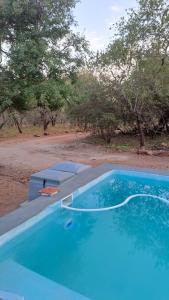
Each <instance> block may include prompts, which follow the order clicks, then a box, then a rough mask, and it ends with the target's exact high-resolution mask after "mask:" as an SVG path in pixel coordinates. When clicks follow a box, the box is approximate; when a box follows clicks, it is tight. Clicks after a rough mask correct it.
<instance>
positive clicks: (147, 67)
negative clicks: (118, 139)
mask: <svg viewBox="0 0 169 300" xmlns="http://www.w3.org/2000/svg"><path fill="white" fill-rule="evenodd" d="M138 5H139V6H138V9H137V10H134V9H131V10H129V11H128V17H127V19H125V18H122V19H121V21H120V22H119V23H118V24H117V25H116V29H117V34H116V35H115V37H114V40H113V42H111V43H110V44H109V46H108V48H107V49H106V51H105V52H104V53H102V54H101V55H100V57H99V62H100V63H101V66H102V68H103V67H104V68H103V71H104V73H105V72H106V73H107V78H109V79H108V81H109V84H110V85H111V86H112V95H113V99H114V97H116V99H117V101H119V103H120V102H121V103H122V104H123V106H125V108H126V112H127V114H128V115H129V116H130V118H131V119H132V120H133V122H134V123H136V124H137V130H138V133H139V137H140V147H141V148H143V147H144V146H145V139H144V134H145V126H146V124H148V123H150V122H149V121H150V120H151V119H154V120H153V121H155V119H156V120H157V108H159V107H161V108H163V107H164V103H165V106H166V105H168V104H169V103H168V104H167V102H168V95H169V84H168V80H166V78H168V76H169V69H168V46H169V44H168V34H169V23H168V20H169V5H168V4H167V3H166V1H164V0H147V1H145V0H140V1H138ZM163 101H164V102H163ZM123 111H124V109H123ZM167 111H168V109H167ZM149 126H150V125H149Z"/></svg>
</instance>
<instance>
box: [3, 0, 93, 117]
mask: <svg viewBox="0 0 169 300" xmlns="http://www.w3.org/2000/svg"><path fill="white" fill-rule="evenodd" d="M76 3H77V1H76V0H67V1H62V0H57V1H56V0H36V1H34V0H5V1H2V3H1V10H0V57H1V63H0V75H1V79H0V80H1V82H0V83H1V85H2V86H3V89H2V90H1V91H0V109H1V111H4V110H5V109H10V110H16V111H18V112H22V111H23V110H27V109H31V108H32V107H35V106H36V105H38V106H40V105H41V106H45V107H47V108H48V109H49V110H50V109H51V110H53V111H54V110H58V109H60V107H61V106H63V102H64V100H65V99H66V98H68V97H67V95H66V94H68V93H69V92H68V85H67V81H68V78H69V77H70V76H73V74H74V73H76V72H77V70H78V69H79V67H80V66H82V64H83V63H84V59H85V54H86V52H87V43H86V41H85V39H84V37H81V36H80V35H79V34H75V33H74V32H73V31H72V26H75V25H76V23H75V20H74V17H73V13H72V10H73V8H74V7H75V5H76Z"/></svg>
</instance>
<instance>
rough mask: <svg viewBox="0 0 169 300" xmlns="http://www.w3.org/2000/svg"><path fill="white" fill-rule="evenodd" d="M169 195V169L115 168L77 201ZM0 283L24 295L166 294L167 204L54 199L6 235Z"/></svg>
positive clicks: (105, 299)
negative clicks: (65, 203) (159, 171)
mask: <svg viewBox="0 0 169 300" xmlns="http://www.w3.org/2000/svg"><path fill="white" fill-rule="evenodd" d="M134 194H151V195H156V196H159V197H161V198H164V199H169V176H162V175H157V174H150V173H144V172H134V171H126V170H124V171H123V170H114V171H111V172H109V173H106V174H105V175H103V176H101V177H99V178H98V179H97V180H94V181H92V182H90V183H89V184H88V185H86V186H84V187H82V188H80V189H79V190H77V191H76V192H75V193H74V194H73V203H72V205H71V206H72V207H74V208H81V209H86V208H87V209H93V208H104V207H111V206H112V205H118V204H120V203H122V202H123V201H124V200H125V199H126V198H127V197H129V196H131V195H134ZM0 245H1V246H0V290H5V291H9V292H15V293H18V294H20V295H24V296H25V300H35V299H36V300H41V299H44V300H54V299H55V300H57V299H59V300H72V299H73V300H75V299H78V300H81V299H84V300H85V299H93V300H132V299H134V300H143V299H148V300H168V299H169V284H168V281H169V206H168V204H167V203H164V202H162V201H160V200H158V199H153V198H149V197H148V196H147V197H138V198H135V199H133V200H131V201H130V202H128V203H127V204H126V205H124V206H121V207H119V208H117V209H114V210H110V211H105V212H85V213H84V212H80V211H79V212H78V211H69V210H67V209H63V208H61V207H60V204H57V205H53V206H50V207H49V208H48V209H46V210H45V211H44V212H43V213H42V214H40V215H39V216H37V217H35V218H34V219H33V220H31V221H29V222H27V223H26V225H24V226H23V225H22V226H20V228H19V229H17V230H14V231H12V232H11V233H9V234H7V235H5V236H4V237H1V238H0Z"/></svg>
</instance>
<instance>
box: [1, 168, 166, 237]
mask: <svg viewBox="0 0 169 300" xmlns="http://www.w3.org/2000/svg"><path fill="white" fill-rule="evenodd" d="M112 170H128V171H138V172H146V173H151V174H157V175H166V176H169V172H167V171H158V170H153V169H140V168H132V167H127V166H123V165H115V164H110V163H107V164H102V165H100V166H98V167H96V168H90V169H87V170H85V171H83V172H82V173H80V174H78V176H75V177H73V178H71V179H70V180H68V181H66V182H64V183H63V184H61V185H60V186H59V189H60V193H58V194H57V195H55V196H53V197H46V196H41V197H38V198H36V199H35V200H33V201H31V202H25V203H24V204H22V205H21V206H20V207H19V208H18V209H16V210H15V211H13V212H11V213H9V214H7V215H5V216H3V217H1V218H0V236H1V235H3V234H5V233H7V232H8V231H10V230H11V229H13V228H15V227H17V226H19V225H21V224H22V223H24V222H25V221H27V220H29V219H31V218H32V217H34V216H36V215H37V214H39V213H41V212H42V211H43V210H44V209H45V208H47V207H48V206H49V205H51V204H54V203H55V202H58V201H59V200H61V199H63V198H64V197H66V196H68V195H70V194H72V193H73V192H75V191H76V190H77V189H78V188H80V187H82V186H84V185H86V184H88V183H89V182H90V181H92V180H94V179H96V178H98V177H99V176H101V175H103V174H104V173H106V172H109V171H112Z"/></svg>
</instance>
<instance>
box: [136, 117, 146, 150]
mask: <svg viewBox="0 0 169 300" xmlns="http://www.w3.org/2000/svg"><path fill="white" fill-rule="evenodd" d="M137 128H138V133H139V139H140V149H144V148H145V137H144V130H143V125H142V120H141V118H140V116H138V115H137Z"/></svg>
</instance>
